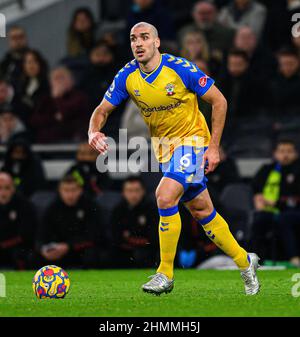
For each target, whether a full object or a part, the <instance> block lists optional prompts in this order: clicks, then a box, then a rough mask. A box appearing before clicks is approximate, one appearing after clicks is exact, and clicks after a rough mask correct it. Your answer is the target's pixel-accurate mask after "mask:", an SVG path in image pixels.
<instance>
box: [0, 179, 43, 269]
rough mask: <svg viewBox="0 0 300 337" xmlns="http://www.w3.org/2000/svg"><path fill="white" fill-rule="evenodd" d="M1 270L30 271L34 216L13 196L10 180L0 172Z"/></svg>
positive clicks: (24, 201)
mask: <svg viewBox="0 0 300 337" xmlns="http://www.w3.org/2000/svg"><path fill="white" fill-rule="evenodd" d="M0 219H1V221H0V268H15V269H25V268H32V267H33V266H32V263H33V245H34V237H35V230H36V213H35V210H34V208H33V205H32V204H31V203H30V202H29V201H28V200H27V199H25V198H23V197H21V196H19V195H18V194H16V190H15V186H14V183H13V180H12V177H11V176H10V175H9V174H7V173H4V172H0Z"/></svg>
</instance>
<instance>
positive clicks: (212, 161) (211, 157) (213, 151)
mask: <svg viewBox="0 0 300 337" xmlns="http://www.w3.org/2000/svg"><path fill="white" fill-rule="evenodd" d="M206 162H207V163H208V165H207V167H205V165H206ZM219 163H220V153H219V147H218V146H214V145H209V146H208V149H207V150H206V151H205V153H204V155H203V161H202V165H201V169H205V171H204V172H205V174H208V173H210V172H213V171H214V170H215V168H216V167H217V166H218V165H219Z"/></svg>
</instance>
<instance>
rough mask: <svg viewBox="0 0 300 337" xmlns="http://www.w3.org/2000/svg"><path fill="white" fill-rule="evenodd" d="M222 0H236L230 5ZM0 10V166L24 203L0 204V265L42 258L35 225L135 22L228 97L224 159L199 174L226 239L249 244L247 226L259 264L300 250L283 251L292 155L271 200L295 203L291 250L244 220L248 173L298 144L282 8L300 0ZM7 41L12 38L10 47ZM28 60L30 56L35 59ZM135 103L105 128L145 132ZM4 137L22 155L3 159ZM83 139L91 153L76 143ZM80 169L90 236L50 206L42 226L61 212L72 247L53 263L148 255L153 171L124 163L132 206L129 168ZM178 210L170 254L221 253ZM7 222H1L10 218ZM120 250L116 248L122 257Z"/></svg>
mask: <svg viewBox="0 0 300 337" xmlns="http://www.w3.org/2000/svg"><path fill="white" fill-rule="evenodd" d="M234 3H236V4H239V5H240V6H241V7H243V6H245V10H238V9H237V8H236V7H234ZM195 5H196V7H194V6H195ZM82 7H84V9H82ZM143 7H144V8H143ZM76 10H79V16H80V18H79V19H78V21H79V22H77V23H75V21H76V20H75V21H74V20H73V18H74V13H75V11H76ZM0 12H1V13H4V14H5V15H6V18H7V34H8V35H7V38H1V39H0V59H1V68H0V72H1V74H0V76H1V81H0V93H1V95H0V106H1V115H0V144H1V147H0V168H2V170H3V171H8V172H9V173H10V174H12V175H13V178H14V182H15V184H16V188H17V190H18V195H20V196H18V198H21V199H19V200H21V201H22V203H21V204H22V205H23V206H24V205H26V206H28V209H29V208H31V205H33V206H32V210H31V213H30V214H29V215H28V217H25V216H24V217H21V218H20V219H19V218H18V217H17V219H16V217H15V216H14V214H15V213H13V212H12V211H15V212H17V213H18V212H19V214H22V212H24V209H22V206H16V204H13V205H12V206H9V207H11V208H9V211H7V209H8V206H7V205H4V204H1V205H0V212H1V213H0V214H2V216H3V218H2V220H0V228H1V226H3V227H2V228H3V230H1V234H0V247H1V248H0V262H1V267H3V268H7V267H10V268H16V269H24V268H35V267H38V266H40V265H41V264H42V263H44V264H45V262H46V261H45V260H44V258H43V257H42V256H41V249H42V247H43V244H46V243H47V244H48V243H51V242H49V241H48V242H43V239H44V238H45V232H46V231H45V230H44V229H45V228H46V225H45V223H46V222H47V220H48V219H49V218H50V215H51V214H56V213H55V212H56V208H55V207H56V206H57V205H56V204H55V202H57V196H56V188H57V184H58V182H59V180H61V179H62V178H63V176H65V175H66V173H68V177H69V176H70V174H71V176H73V177H74V179H75V180H77V181H78V182H79V184H82V179H83V177H82V172H81V171H80V168H81V169H82V170H84V168H83V167H84V165H87V163H86V158H85V159H82V162H81V163H78V162H76V160H77V159H78V155H77V154H76V153H77V151H78V148H79V144H81V143H83V142H86V140H87V138H86V131H87V125H88V119H89V116H90V114H91V112H92V110H93V108H94V107H95V106H96V104H97V103H99V102H100V100H101V98H102V96H103V94H104V92H105V90H106V88H107V86H109V84H110V83H111V81H112V79H113V76H114V74H115V73H116V71H117V70H118V69H119V68H120V67H122V66H123V65H124V64H125V63H126V62H128V61H129V60H131V58H132V56H131V54H130V48H129V40H128V32H129V27H131V26H132V25H133V24H134V23H136V22H138V21H148V22H151V23H153V24H154V25H155V26H156V27H157V28H158V31H159V33H160V37H161V39H162V47H161V51H162V52H169V53H171V54H175V55H181V56H183V57H186V58H187V59H189V60H191V61H193V62H195V63H197V64H198V65H199V67H200V68H201V69H202V70H204V71H205V72H206V73H208V74H209V75H210V76H211V77H213V78H214V79H215V80H216V83H217V85H218V86H219V88H220V89H221V90H222V92H223V93H224V94H225V96H226V98H227V99H228V103H229V109H228V119H227V124H226V129H225V132H224V137H223V143H222V145H223V149H224V152H223V154H222V158H223V161H222V164H221V165H220V166H219V168H218V169H217V170H216V172H215V173H214V174H211V175H210V176H209V177H208V178H209V181H210V183H209V187H210V190H211V193H212V196H213V199H214V202H215V204H216V206H217V207H218V208H219V209H220V210H221V211H222V212H223V214H224V215H225V216H226V218H227V219H228V222H229V223H230V225H231V228H232V230H233V232H234V234H235V235H236V237H237V239H238V240H239V241H240V242H241V243H242V244H243V245H245V246H246V247H247V248H249V249H254V247H255V243H256V242H257V239H259V240H258V241H259V247H255V248H257V249H261V250H262V253H263V256H264V258H265V261H264V262H265V264H271V265H274V264H276V263H277V262H278V261H289V260H291V261H290V262H293V263H292V264H289V263H285V265H287V266H292V265H300V260H297V259H291V258H294V257H296V258H297V257H298V256H299V255H300V252H299V242H300V236H299V234H298V232H297V221H298V219H299V218H300V216H299V213H298V211H299V197H300V187H299V181H298V179H299V178H298V177H299V173H300V171H299V169H298V165H294V163H293V167H292V174H293V175H294V176H295V181H293V184H291V185H292V186H293V187H292V191H288V197H289V198H288V200H289V203H288V202H286V205H285V206H284V207H283V208H282V209H280V211H281V212H282V213H284V212H290V211H293V214H292V215H290V213H288V214H289V216H290V217H292V219H291V223H294V222H295V226H294V227H293V228H291V229H290V230H289V233H291V231H292V233H293V237H294V239H295V245H296V248H295V249H296V250H297V254H296V255H295V254H293V255H292V256H290V255H289V254H290V252H289V250H288V248H287V247H286V245H285V244H286V241H287V240H288V237H287V238H286V235H285V230H284V229H283V228H279V229H278V228H277V227H276V226H277V225H275V224H274V225H273V224H272V223H271V221H270V223H269V220H267V221H266V222H268V223H267V226H261V230H260V231H259V233H257V231H256V232H255V231H254V230H253V222H254V220H255V217H256V213H258V212H257V210H256V209H255V205H254V200H253V195H254V189H255V187H253V186H256V185H255V184H253V182H254V177H255V174H256V173H257V172H258V170H259V169H260V168H261V167H262V166H263V165H264V164H266V163H270V162H272V150H273V147H274V145H275V144H276V143H277V142H278V141H280V140H282V139H284V140H285V141H286V140H287V139H288V140H289V141H290V140H292V141H294V142H295V144H296V146H298V145H299V140H300V137H299V129H300V123H299V113H300V96H299V90H300V77H299V76H300V75H299V69H300V67H299V62H300V59H299V55H300V38H299V37H298V38H293V37H292V34H291V30H292V26H293V25H294V24H295V23H294V22H292V15H293V14H294V13H297V12H300V1H297V0H294V1H293V0H289V1H285V0H283V1H276V2H274V1H268V0H265V1H246V0H243V1H242V0H240V1H238V0H237V1H231V0H228V1H227V0H219V1H218V0H216V1H192V0H188V1H184V2H182V1H176V0H172V1H167V0H165V1H163V0H161V1H159V0H156V1H155V0H153V1H151V0H147V1H146V0H144V1H142V0H140V1H137V0H136V1H121V0H120V1H118V0H114V1H104V0H103V1H101V0H89V1H79V0H74V1H69V0H65V1H63V0H61V1H50V0H48V1H46V0H45V1H34V0H32V1H29V0H27V1H0ZM72 21H73V25H72V24H71V22H72ZM86 26H87V27H86ZM76 27H77V28H76ZM78 30H82V31H78ZM20 35H21V36H20ZM16 39H17V40H18V39H19V41H16ZM12 40H15V41H12ZM18 42H19V43H21V44H22V43H23V45H22V47H21V48H20V49H19V50H12V45H14V46H16V45H18ZM17 49H18V47H17ZM32 50H33V51H32ZM32 63H33V64H32ZM34 64H39V66H38V68H39V70H38V71H37V72H36V67H35V65H34ZM199 105H200V108H201V110H202V111H203V113H204V114H205V116H206V117H207V120H208V122H209V120H210V109H209V107H208V106H206V105H205V104H204V103H203V102H201V101H200V102H199ZM136 116H137V111H136V109H135V108H134V107H133V106H132V104H131V103H130V102H129V103H128V104H124V105H122V106H121V107H119V108H118V109H117V110H116V111H114V113H113V114H112V115H111V116H110V119H109V120H108V123H107V126H106V127H105V129H104V132H105V133H106V134H107V135H109V136H111V137H116V139H117V136H118V130H119V128H120V127H124V128H127V129H128V134H129V136H134V135H143V136H146V137H147V133H146V131H145V128H144V127H143V125H142V124H141V121H140V120H139V119H138V118H137V117H136ZM29 144H30V145H29ZM16 147H17V148H18V151H21V152H22V153H25V154H26V155H25V157H26V158H27V164H26V165H25V164H24V162H22V163H21V164H20V158H12V157H13V156H14V155H12V153H14V152H18V151H16V150H15V151H13V150H12V149H14V148H16ZM20 148H21V150H20ZM81 149H82V151H83V152H85V153H86V152H89V151H88V150H87V147H86V146H81ZM117 150H118V151H122V148H118V149H117ZM129 154H130V152H129ZM87 156H89V158H90V157H93V154H92V153H87ZM16 157H18V155H16ZM21 157H22V155H21ZM76 158H77V159H76ZM23 159H24V158H23ZM94 160H95V158H94ZM296 164H297V163H296ZM74 165H77V166H76V167H75V168H74ZM90 169H91V168H89V170H90ZM78 170H79V171H78ZM78 172H79V173H78ZM80 172H81V173H80ZM89 173H90V174H89ZM89 173H88V174H87V175H86V176H84V180H85V181H86V182H87V184H88V185H89V186H88V187H87V186H85V190H86V191H85V193H86V195H87V196H86V199H85V201H86V200H88V202H89V205H93V207H94V208H93V207H90V209H89V211H90V215H91V217H92V218H94V220H93V221H94V222H95V223H93V228H92V230H95V236H94V237H92V236H91V235H86V234H87V231H88V230H87V227H84V226H88V225H90V224H87V223H84V221H83V223H84V224H83V227H80V228H79V227H78V228H75V229H74V222H73V223H72V221H71V220H70V224H68V223H66V222H65V218H64V216H65V210H63V211H62V212H63V214H62V215H61V217H62V218H60V219H59V218H58V219H57V218H56V219H54V220H53V219H52V220H51V221H53V222H51V221H50V222H49V224H48V227H47V228H46V229H47V230H49V226H50V227H51V224H53V223H56V224H58V225H59V224H61V225H62V226H65V227H64V228H65V230H66V232H65V233H67V232H68V233H70V236H72V235H74V242H72V243H68V244H69V245H70V246H71V247H72V248H71V250H72V257H70V259H63V258H62V259H58V260H55V263H57V264H60V265H62V266H63V267H64V266H69V265H73V264H74V263H75V264H76V262H77V264H76V266H77V267H78V266H79V267H85V268H87V267H93V268H95V267H96V268H114V267H147V266H154V265H155V264H156V263H157V258H158V257H157V254H156V253H155V252H157V249H156V247H157V242H156V241H155V235H154V234H153V232H152V231H151V228H152V229H154V231H156V224H155V222H156V219H155V216H154V215H153V214H154V213H155V212H156V210H155V204H154V192H155V187H156V185H157V183H158V181H159V178H160V175H159V174H154V173H141V174H134V175H133V176H135V177H137V176H139V177H141V178H142V180H143V182H144V184H145V187H146V196H147V200H146V201H145V200H143V203H142V204H141V207H140V208H139V209H138V210H137V207H130V206H128V204H127V203H126V202H124V201H122V194H121V193H122V188H123V187H122V186H123V182H124V179H126V178H128V177H129V180H128V182H127V183H129V184H130V183H134V182H138V181H137V180H135V179H134V178H132V174H131V173H130V172H128V174H127V173H126V174H124V173H122V174H121V173H119V174H118V173H109V174H108V175H100V174H99V175H97V178H96V179H95V177H94V172H93V173H91V172H90V171H89ZM289 174H290V172H289ZM66 180H68V179H66ZM91 183H92V187H91ZM263 184H264V183H263ZM285 192H286V191H285ZM21 195H22V196H21ZM283 197H285V196H283ZM16 198H17V197H16ZM24 200H27V201H26V202H28V204H27V203H26V202H25V201H24ZM54 200H56V201H54ZM291 200H292V202H291ZM120 202H121V203H120ZM6 206H7V207H6ZM150 206H151V207H150ZM17 207H20V209H18V208H17ZM51 207H52V208H51ZM74 207H75V210H74V214H73V213H72V214H73V216H74V217H75V219H76V217H77V218H78V217H79V218H81V216H80V212H79V213H78V211H80V210H82V207H85V204H84V206H82V204H80V205H79V206H78V205H75V206H74ZM76 207H77V208H76ZM78 207H79V208H78ZM87 207H88V206H87ZM152 207H153V209H152ZM23 208H24V207H23ZM149 209H150V210H151V211H152V213H151V212H149ZM181 211H182V217H183V231H182V235H181V240H180V245H179V252H178V256H177V260H176V261H177V266H178V267H185V268H188V267H196V266H198V265H199V263H203V262H205V261H206V262H207V261H208V258H211V257H214V256H215V255H217V256H219V255H218V254H219V252H218V251H217V250H216V248H215V247H214V246H213V245H212V244H211V243H210V242H209V240H208V239H207V238H206V237H205V236H204V235H203V233H201V230H199V228H198V227H197V226H196V224H195V223H194V222H193V220H192V219H191V218H190V217H189V215H188V214H186V212H185V210H184V209H182V210H181ZM86 212H88V210H86ZM149 213H150V214H149ZM78 214H79V215H78ZM117 215H119V217H118V216H117ZM152 215H153V217H152ZM4 217H5V221H4V220H3V219H4ZM35 218H36V219H37V220H34V219H35ZM54 218H55V216H54ZM71 218H72V217H71ZM62 219H64V220H63V221H62ZM72 219H74V218H72ZM95 219H96V220H97V221H98V222H97V221H96V220H95ZM129 219H130V223H129V221H128V220H129ZM145 219H146V223H147V226H146V230H145V228H143V227H144V224H145ZM77 220H78V219H77ZM79 222H80V221H79ZM79 222H78V223H79ZM87 222H88V220H87ZM75 223H77V221H75ZM80 223H81V222H80ZM151 224H153V226H152V227H151ZM8 226H10V227H9V228H10V229H11V228H13V230H11V231H8V230H7V228H8ZM72 226H73V227H72ZM75 227H76V226H75ZM150 227H151V228H150ZM141 228H142V229H141ZM50 229H51V228H50ZM55 230H57V229H54V228H53V232H54V231H55ZM80 231H82V232H80ZM24 233H25V234H24ZM47 233H48V234H49V232H47ZM63 234H64V233H63ZM63 234H61V233H59V234H58V233H57V232H56V233H55V235H53V233H51V231H50V234H49V235H48V236H49V237H54V238H59V239H58V240H60V241H62V240H63V239H62V237H64V235H63ZM89 234H90V233H89ZM39 235H40V236H39ZM60 235H61V237H59V236H60ZM46 237H47V235H46ZM80 237H82V238H84V239H82V240H80V239H79V238H80ZM116 238H118V240H116ZM149 243H150V245H149ZM149 247H150V249H149ZM70 254H71V253H70V251H69V253H68V254H67V255H70ZM91 255H92V256H93V257H92V258H91ZM120 256H124V261H121V262H122V263H121V262H120V261H118V260H120V258H119V257H120ZM83 257H84V258H83ZM219 257H220V256H219ZM117 261H118V262H120V263H121V264H118V263H117ZM210 261H211V260H210ZM48 262H49V260H48ZM52 262H53V261H52ZM228 263H229V262H228V261H227V260H226V259H225V260H224V259H222V260H220V261H215V260H213V265H214V266H215V264H217V265H220V264H221V265H222V266H224V265H227V264H228ZM229 266H231V265H230V263H229Z"/></svg>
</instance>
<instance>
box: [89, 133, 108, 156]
mask: <svg viewBox="0 0 300 337" xmlns="http://www.w3.org/2000/svg"><path fill="white" fill-rule="evenodd" d="M106 139H107V137H106V136H105V134H104V133H102V132H91V133H89V144H90V146H91V147H92V148H93V149H95V150H96V151H99V152H100V153H101V154H103V155H104V154H106V152H107V149H108V144H107V143H106V142H105V140H106Z"/></svg>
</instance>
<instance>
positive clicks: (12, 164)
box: [1, 139, 45, 196]
mask: <svg viewBox="0 0 300 337" xmlns="http://www.w3.org/2000/svg"><path fill="white" fill-rule="evenodd" d="M1 171H4V172H8V173H9V174H11V176H12V177H13V180H14V183H15V186H16V189H17V191H18V192H21V193H22V194H24V195H25V196H30V195H32V194H33V193H34V192H35V191H37V190H39V189H42V188H43V187H44V184H45V174H44V170H43V167H42V163H41V161H40V159H39V158H38V157H37V156H36V155H35V154H34V153H33V152H32V150H31V148H30V145H29V144H28V143H27V142H26V141H25V140H23V139H16V140H14V141H13V142H11V143H10V144H9V145H8V148H7V151H6V153H5V157H4V163H3V167H2V169H1Z"/></svg>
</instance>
